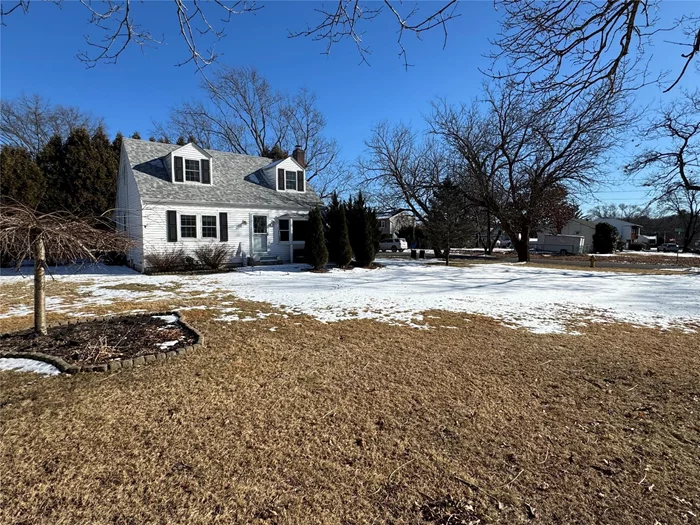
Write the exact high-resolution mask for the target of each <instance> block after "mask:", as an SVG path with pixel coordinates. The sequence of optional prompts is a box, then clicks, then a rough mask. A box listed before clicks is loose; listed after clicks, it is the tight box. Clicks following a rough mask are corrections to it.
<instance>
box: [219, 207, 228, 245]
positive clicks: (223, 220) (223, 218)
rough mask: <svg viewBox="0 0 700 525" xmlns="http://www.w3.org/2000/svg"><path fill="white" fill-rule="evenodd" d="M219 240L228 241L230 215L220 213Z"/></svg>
mask: <svg viewBox="0 0 700 525" xmlns="http://www.w3.org/2000/svg"><path fill="white" fill-rule="evenodd" d="M219 240H220V241H221V242H227V241H228V213H224V212H222V213H219Z"/></svg>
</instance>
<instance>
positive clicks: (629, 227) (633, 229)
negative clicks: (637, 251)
mask: <svg viewBox="0 0 700 525" xmlns="http://www.w3.org/2000/svg"><path fill="white" fill-rule="evenodd" d="M596 222H607V223H608V224H610V225H611V226H614V227H615V228H616V229H617V232H618V233H619V234H620V240H621V241H624V242H625V243H627V244H629V243H631V242H638V241H639V236H640V235H641V234H642V227H641V226H640V225H639V224H634V223H633V222H628V221H623V220H622V219H613V218H609V217H604V218H602V219H598V220H597V221H596Z"/></svg>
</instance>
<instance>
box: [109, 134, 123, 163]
mask: <svg viewBox="0 0 700 525" xmlns="http://www.w3.org/2000/svg"><path fill="white" fill-rule="evenodd" d="M123 140H124V135H122V132H121V131H117V135H116V136H115V137H114V140H113V141H112V151H114V155H115V157H116V158H117V162H118V161H119V157H120V156H121V154H122V141H123Z"/></svg>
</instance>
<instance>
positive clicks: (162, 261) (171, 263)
mask: <svg viewBox="0 0 700 525" xmlns="http://www.w3.org/2000/svg"><path fill="white" fill-rule="evenodd" d="M144 259H145V260H146V263H148V269H149V270H151V271H155V272H174V271H176V270H181V269H182V268H183V267H184V266H185V251H184V250H183V249H182V248H175V249H173V250H162V251H159V252H153V253H149V254H148V255H146V256H145V257H144Z"/></svg>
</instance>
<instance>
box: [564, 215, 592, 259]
mask: <svg viewBox="0 0 700 525" xmlns="http://www.w3.org/2000/svg"><path fill="white" fill-rule="evenodd" d="M561 233H562V235H581V236H583V251H584V253H590V252H592V251H593V234H594V233H595V227H594V226H590V225H588V224H585V223H581V222H579V221H577V220H575V219H574V220H570V221H569V222H567V223H566V225H565V226H564V227H563V228H562V230H561Z"/></svg>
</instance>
